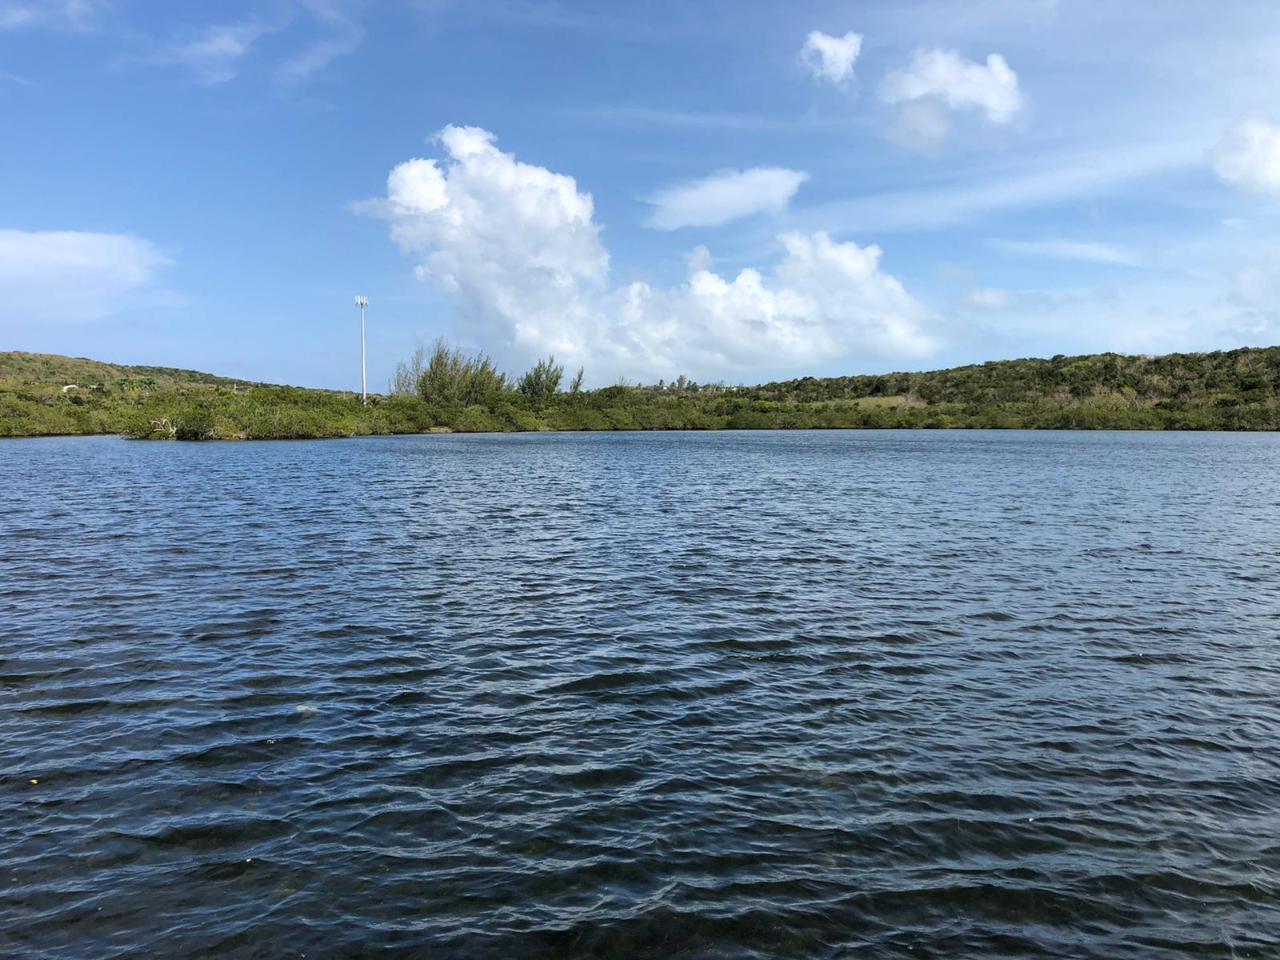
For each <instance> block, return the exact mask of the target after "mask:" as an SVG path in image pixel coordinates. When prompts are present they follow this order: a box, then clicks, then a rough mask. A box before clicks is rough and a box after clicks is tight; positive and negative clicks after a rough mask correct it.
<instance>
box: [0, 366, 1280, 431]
mask: <svg viewBox="0 0 1280 960" xmlns="http://www.w3.org/2000/svg"><path fill="white" fill-rule="evenodd" d="M582 382H583V371H582V370H578V371H576V372H575V373H574V375H573V376H571V377H569V378H567V380H566V376H565V369H564V367H563V366H562V365H561V364H559V363H557V362H556V360H555V358H554V357H548V358H546V359H543V360H540V361H538V363H537V364H535V365H534V367H532V368H531V369H530V370H528V371H526V372H525V373H524V374H522V375H520V376H518V377H512V376H509V375H507V374H506V373H504V372H502V371H500V370H499V369H498V368H497V367H496V365H495V364H494V363H493V361H492V360H490V359H489V358H488V357H487V356H484V355H483V354H477V355H468V354H465V353H463V352H461V351H459V350H456V349H453V348H451V347H449V346H448V345H447V344H445V343H443V342H439V343H437V344H436V345H435V347H434V348H433V349H432V350H430V351H428V350H425V349H423V350H419V351H416V352H415V353H414V355H413V356H411V357H410V358H408V359H407V360H406V361H405V362H403V363H401V364H400V365H399V367H398V369H397V371H396V374H395V377H394V378H393V381H392V383H391V385H390V390H389V392H388V394H387V395H379V396H371V397H370V398H369V403H368V404H367V405H366V404H362V403H361V402H360V398H359V396H358V395H356V394H353V393H349V392H341V391H329V390H310V389H303V388H297V387H275V386H266V385H261V384H254V383H248V382H246V381H239V380H230V379H226V378H221V377H214V376H211V375H209V374H203V373H197V372H194V371H185V370H175V369H171V368H165V367H121V366H112V365H108V364H99V363H96V362H95V361H90V360H81V359H72V358H67V357H55V356H48V355H38V354H16V353H9V354H0V436H39V435H50V434H88V433H107V434H123V435H125V436H130V437H139V438H156V439H159V438H173V439H292V438H317V437H346V436H357V435H366V434H387V433H426V432H431V431H461V432H478V431H532V430H721V429H810V428H812V429H832V428H887V427H903V428H998V429H1013V428H1029V429H1110V430H1277V429H1280V347H1266V348H1256V349H1255V348H1250V349H1240V350H1229V351H1224V352H1219V353H1191V354H1170V355H1167V356H1162V357H1134V356H1122V355H1119V354H1096V355H1090V356H1082V357H1062V356H1059V357H1054V358H1052V359H1049V360H1005V361H995V362H991V363H984V364H978V365H973V366H966V367H956V368H953V369H950V370H938V371H932V372H928V373H893V374H883V375H875V376H855V377H827V378H814V377H805V378H803V379H800V380H788V381H782V382H778V383H768V384H764V385H761V386H754V387H742V386H726V385H724V384H698V383H695V382H693V381H690V380H688V379H687V378H685V377H677V378H676V379H675V380H673V381H671V382H667V381H665V380H664V381H660V382H659V383H657V384H653V385H650V386H635V385H627V384H618V385H616V386H611V387H604V388H602V389H597V390H584V389H583V388H582Z"/></svg>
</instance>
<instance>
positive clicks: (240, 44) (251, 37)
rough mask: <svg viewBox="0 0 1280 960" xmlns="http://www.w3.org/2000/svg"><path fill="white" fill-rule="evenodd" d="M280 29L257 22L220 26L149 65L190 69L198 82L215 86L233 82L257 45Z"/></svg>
mask: <svg viewBox="0 0 1280 960" xmlns="http://www.w3.org/2000/svg"><path fill="white" fill-rule="evenodd" d="M277 29H279V28H278V27H272V26H270V25H268V24H265V23H262V22H258V21H242V22H239V23H229V24H219V25H214V26H210V27H205V28H204V29H203V30H201V31H200V33H199V34H198V35H197V36H195V37H193V38H191V39H190V40H185V41H182V42H179V43H174V44H171V45H169V46H166V47H164V48H163V49H161V50H159V51H157V52H156V53H155V54H154V55H153V56H152V57H151V58H150V62H152V63H155V64H158V65H162V66H174V67H181V68H183V69H186V70H189V71H190V72H191V74H192V76H193V77H195V79H196V81H197V82H198V83H202V84H205V85H208V86H213V85H216V84H220V83H227V82H228V81H230V80H234V79H235V77H236V74H237V73H239V71H240V66H241V63H242V62H243V61H244V59H245V58H246V57H248V55H249V52H250V51H251V50H252V49H253V47H254V45H255V44H256V43H257V42H258V41H259V40H260V39H262V37H264V36H266V35H267V34H269V33H273V32H275V31H276V30H277Z"/></svg>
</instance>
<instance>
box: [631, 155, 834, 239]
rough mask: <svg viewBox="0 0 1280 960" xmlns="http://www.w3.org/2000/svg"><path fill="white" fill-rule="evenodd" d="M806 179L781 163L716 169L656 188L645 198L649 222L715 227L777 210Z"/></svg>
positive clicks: (673, 227) (667, 226)
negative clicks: (651, 206)
mask: <svg viewBox="0 0 1280 960" xmlns="http://www.w3.org/2000/svg"><path fill="white" fill-rule="evenodd" d="M808 179H809V175H808V174H807V173H805V172H803V171H801V170H788V169H785V168H783V167H753V168H752V169H750V170H718V171H716V172H715V173H713V174H711V175H710V176H707V177H703V178H701V179H698V180H690V181H687V182H685V183H679V184H675V185H673V186H669V187H664V188H662V189H661V190H658V191H657V192H655V193H654V194H653V195H652V196H650V197H649V198H648V201H647V202H648V203H650V204H652V205H653V208H654V210H653V213H652V215H651V216H650V217H649V220H648V225H649V226H651V227H653V228H654V229H657V230H678V229H680V228H681V227H716V226H720V225H721V224H725V223H729V222H730V221H731V220H740V219H742V218H743V217H750V216H753V215H754V214H757V213H766V212H774V213H778V212H781V211H782V210H785V209H786V207H787V203H788V202H789V201H790V200H791V198H792V197H793V196H795V192H796V191H797V190H799V189H800V185H801V184H802V183H804V182H805V181H806V180H808Z"/></svg>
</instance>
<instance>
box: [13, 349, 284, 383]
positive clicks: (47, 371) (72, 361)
mask: <svg viewBox="0 0 1280 960" xmlns="http://www.w3.org/2000/svg"><path fill="white" fill-rule="evenodd" d="M67 384H76V385H77V386H78V387H79V388H81V389H90V388H92V387H93V386H94V385H97V386H99V387H106V386H107V385H108V384H110V385H112V386H114V387H124V386H126V385H134V386H148V387H152V388H156V387H161V388H171V387H177V386H179V385H190V384H204V385H206V386H219V385H221V386H239V387H250V386H262V384H255V383H252V382H250V381H248V380H236V379H234V378H232V377H217V376H214V375H213V374H211V373H201V372H200V371H199V370H182V369H179V368H176V367H143V366H121V365H119V364H114V363H102V362H101V361H98V360H89V359H87V358H85V357H63V356H59V355H57V354H54V353H22V352H21V351H13V352H10V353H0V389H3V390H11V389H17V388H19V387H54V386H56V387H58V388H59V389H61V388H62V387H64V386H66V385H67Z"/></svg>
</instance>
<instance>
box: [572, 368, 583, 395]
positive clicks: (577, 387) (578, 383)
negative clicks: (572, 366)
mask: <svg viewBox="0 0 1280 960" xmlns="http://www.w3.org/2000/svg"><path fill="white" fill-rule="evenodd" d="M585 372H586V371H585V370H584V369H583V368H582V367H579V368H578V372H577V373H575V374H574V375H573V380H572V381H570V383H569V392H570V393H581V392H582V376H583V374H584V373H585Z"/></svg>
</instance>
